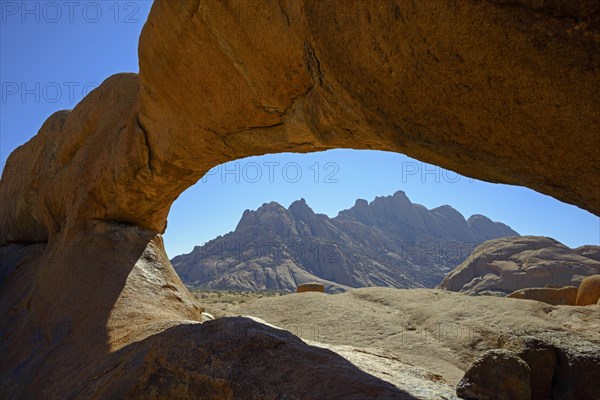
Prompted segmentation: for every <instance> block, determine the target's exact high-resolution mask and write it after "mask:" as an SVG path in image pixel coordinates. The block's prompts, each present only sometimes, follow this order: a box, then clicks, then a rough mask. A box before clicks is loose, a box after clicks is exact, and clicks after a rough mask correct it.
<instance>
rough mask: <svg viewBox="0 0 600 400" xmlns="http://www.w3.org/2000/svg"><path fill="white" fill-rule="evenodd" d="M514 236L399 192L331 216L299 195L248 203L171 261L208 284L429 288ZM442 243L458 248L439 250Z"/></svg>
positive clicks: (187, 276) (283, 287)
mask: <svg viewBox="0 0 600 400" xmlns="http://www.w3.org/2000/svg"><path fill="white" fill-rule="evenodd" d="M515 235H518V234H517V233H516V232H514V231H513V230H512V229H510V228H509V227H507V226H506V225H504V224H501V223H496V222H493V221H491V220H490V219H489V218H487V217H484V216H481V215H474V216H471V217H470V218H469V221H467V220H465V218H464V217H463V216H462V214H461V213H460V212H458V211H457V210H455V209H454V208H452V207H450V206H448V205H444V206H440V207H437V208H434V209H432V210H428V209H427V208H425V207H424V206H422V205H420V204H414V203H412V202H411V201H410V200H409V198H408V196H407V195H406V193H404V192H403V191H397V192H396V193H394V194H393V195H391V196H380V197H376V198H375V199H374V200H373V201H371V202H368V201H367V200H364V199H357V200H356V201H355V203H354V206H353V207H351V208H349V209H347V210H343V211H340V213H339V214H338V216H337V217H335V218H329V217H328V216H327V215H324V214H316V213H315V212H314V211H313V210H312V208H311V207H310V206H309V205H308V204H307V202H306V200H305V199H304V198H302V199H299V200H296V201H294V202H292V203H291V204H290V206H289V207H288V208H285V207H283V206H282V205H281V204H279V203H277V202H275V201H272V202H268V203H264V204H263V205H262V206H260V207H259V208H258V209H256V210H246V211H244V213H243V215H242V218H241V220H240V222H239V223H238V226H237V227H236V229H235V231H233V232H230V233H229V234H227V235H225V236H223V237H220V238H216V239H214V240H211V241H209V242H208V243H207V244H206V245H204V246H202V247H195V248H194V250H193V251H192V252H191V253H189V254H184V255H181V256H177V257H175V258H174V259H173V260H172V261H173V266H174V267H175V269H176V270H177V272H178V273H179V274H180V276H181V277H182V278H183V279H184V281H186V282H188V283H195V284H198V285H201V286H205V287H208V288H213V289H245V290H246V289H247V290H253V289H257V288H259V289H277V290H294V289H295V287H296V286H297V285H298V284H301V283H305V282H308V281H317V282H321V283H323V284H324V285H326V287H327V288H328V290H330V291H331V290H333V291H335V290H345V289H346V288H348V287H363V286H391V287H404V288H409V287H423V286H425V287H433V286H435V285H437V284H438V283H439V282H440V281H441V280H442V279H443V277H444V275H445V274H446V273H447V272H449V271H450V270H451V269H452V268H454V267H455V266H457V265H458V264H460V263H461V262H462V261H463V260H464V259H465V258H466V257H467V256H468V255H469V254H470V252H471V250H472V249H473V247H474V245H477V244H479V243H482V242H483V241H484V240H487V239H489V238H497V237H503V236H515ZM445 243H452V244H453V246H454V247H456V245H458V247H460V249H459V251H458V253H456V254H453V255H450V256H449V255H448V254H445V253H442V252H440V251H439V249H440V248H443V245H444V244H445ZM463 245H464V246H463ZM454 247H453V248H454Z"/></svg>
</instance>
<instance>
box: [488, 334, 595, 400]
mask: <svg viewBox="0 0 600 400" xmlns="http://www.w3.org/2000/svg"><path fill="white" fill-rule="evenodd" d="M498 343H499V345H500V346H501V347H502V348H505V349H510V350H511V351H513V352H515V353H516V354H517V355H518V356H519V357H520V358H522V359H523V360H525V362H527V364H528V365H529V367H530V370H531V375H530V379H531V398H532V399H533V400H542V399H573V400H574V399H579V400H595V399H597V398H598V393H600V346H599V345H598V343H597V342H596V343H593V342H589V341H587V340H585V339H581V338H577V337H575V336H573V335H569V334H568V333H565V332H558V331H546V332H541V333H537V334H534V335H522V336H520V335H515V334H514V333H508V334H505V335H503V336H501V337H500V338H499V341H498Z"/></svg>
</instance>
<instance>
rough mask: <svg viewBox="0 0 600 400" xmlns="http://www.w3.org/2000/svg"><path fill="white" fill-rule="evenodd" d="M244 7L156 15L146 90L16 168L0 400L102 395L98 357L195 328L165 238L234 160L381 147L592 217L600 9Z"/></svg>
mask: <svg viewBox="0 0 600 400" xmlns="http://www.w3.org/2000/svg"><path fill="white" fill-rule="evenodd" d="M235 4H238V5H237V6H236V5H235ZM244 4H247V3H244V2H239V3H227V2H224V3H219V2H199V1H191V0H190V1H183V2H171V1H166V0H157V1H156V2H155V3H154V5H153V8H152V11H151V13H150V16H149V19H148V21H147V23H146V25H145V27H144V30H143V33H142V36H141V38H140V46H139V57H140V75H139V77H138V76H137V75H134V74H119V75H115V76H113V77H111V78H109V79H107V80H106V81H105V82H104V83H103V84H102V85H101V86H100V87H99V88H97V89H96V90H94V91H93V92H92V93H90V94H89V95H88V96H87V97H86V98H85V99H84V100H83V101H82V102H81V103H80V104H78V105H77V107H75V109H74V110H72V111H70V112H68V111H60V112H57V113H55V114H53V115H52V116H51V117H50V118H49V119H48V120H47V121H46V122H45V124H44V125H43V126H42V128H41V129H40V131H39V132H38V134H37V135H36V136H35V137H34V138H32V139H31V140H30V141H29V142H28V143H26V144H25V145H23V146H21V147H20V148H18V149H17V150H15V151H14V152H13V153H12V154H11V156H10V157H9V159H8V162H7V166H6V167H5V169H4V171H3V176H2V181H1V182H0V202H1V204H2V205H3V207H2V208H1V209H0V244H1V245H2V246H4V247H3V249H2V255H3V257H2V261H1V263H2V264H1V266H0V270H1V271H2V273H1V274H0V276H2V277H3V280H2V282H0V284H1V285H2V288H1V289H2V297H1V302H0V315H1V316H2V319H3V323H4V329H5V330H4V331H3V340H2V343H1V344H0V350H1V351H2V354H3V357H2V360H1V361H0V367H1V368H0V370H1V371H2V372H1V374H2V375H1V377H0V379H1V380H2V388H3V389H2V390H3V393H2V396H3V397H9V398H22V397H27V395H28V393H35V394H38V393H43V394H45V395H46V394H47V397H56V396H58V397H63V396H61V394H63V393H72V396H73V397H86V398H89V397H87V393H86V396H84V394H83V392H69V390H70V389H69V388H70V387H72V386H73V385H75V386H77V385H81V384H83V382H85V381H86V379H88V378H90V377H91V378H96V379H99V378H98V375H95V374H96V372H98V371H96V370H95V368H97V367H98V364H97V363H96V361H95V360H97V359H98V356H100V355H107V354H112V353H113V352H115V351H119V349H122V348H124V347H126V346H130V345H133V344H134V343H140V342H139V341H141V340H142V341H143V340H146V339H145V338H148V337H149V335H153V334H161V333H160V332H163V333H162V335H168V334H167V333H166V332H169V331H168V330H165V329H168V328H169V327H174V326H175V327H176V326H177V325H178V324H180V323H181V322H182V321H185V320H195V319H200V314H201V310H200V309H198V307H197V306H196V305H195V304H194V303H193V301H192V300H191V298H190V295H189V293H188V292H187V290H186V289H185V287H183V285H182V284H181V282H180V281H179V279H178V277H177V276H176V275H175V274H174V272H173V270H172V267H171V265H170V263H169V261H168V258H167V257H166V255H165V253H164V249H163V247H162V244H161V239H160V233H162V232H164V230H165V229H166V220H167V215H168V212H169V208H170V206H171V204H172V202H173V201H174V200H175V199H176V198H177V196H179V194H180V193H181V192H182V191H183V190H185V189H186V188H187V187H189V186H191V185H192V184H193V183H194V182H196V181H197V180H198V179H199V178H200V177H201V176H202V175H203V174H204V173H205V172H206V171H207V170H208V169H209V168H211V167H212V166H215V165H217V164H219V163H222V162H225V161H229V160H233V159H236V158H241V157H246V156H250V155H257V154H264V153H272V152H282V151H296V152H308V151H316V150H325V149H330V148H337V147H344V148H356V149H381V150H390V151H397V152H403V153H406V154H408V155H410V156H413V157H416V158H417V159H419V160H422V161H426V162H430V163H434V164H437V165H440V166H442V167H445V168H449V169H451V170H454V171H457V172H460V173H462V174H465V175H468V176H472V177H476V178H480V179H484V180H488V181H492V182H506V183H513V184H519V185H524V186H528V187H530V188H533V189H535V190H538V191H540V192H543V193H546V194H549V195H552V196H554V197H556V198H558V199H560V200H562V201H566V202H569V203H572V204H576V205H579V206H580V207H582V208H585V209H587V210H589V211H591V212H593V213H595V214H598V213H600V183H599V180H598V179H597V177H598V174H599V173H600V166H598V164H597V160H598V159H599V158H600V157H599V155H600V153H599V152H600V146H597V145H596V144H597V142H598V134H599V128H598V127H599V126H600V111H599V110H600V92H598V90H597V88H598V87H600V74H599V73H598V70H599V67H600V51H599V50H600V38H599V31H598V25H599V24H598V21H599V17H598V16H599V6H598V4H597V3H596V2H594V1H591V0H590V1H584V0H582V1H575V2H570V1H566V0H564V1H563V0H559V1H552V2H550V1H548V2H546V1H542V2H530V1H527V0H523V1H517V2H510V3H507V2H504V1H500V0H496V1H477V2H476V1H462V2H458V3H448V4H439V3H437V2H411V3H409V2H400V1H397V2H394V1H386V2H374V3H365V2H362V1H356V2H353V3H352V4H349V3H347V2H329V1H324V2H323V1H304V2H302V1H293V2H292V1H290V2H287V1H278V2H264V3H262V2H256V3H254V2H253V3H252V5H253V10H252V12H251V13H249V12H244V10H241V9H239V10H238V9H236V8H235V7H242V6H243V5H244ZM357 33H359V34H357ZM9 245H10V246H9ZM69 327H73V328H72V330H71V328H69ZM4 332H6V335H5V334H4ZM32 332H33V333H32ZM71 332H72V334H71ZM84 337H88V338H89V337H92V338H94V340H92V341H90V340H87V341H86V340H84V339H82V338H84ZM165 340H166V342H164V343H161V344H160V345H165V343H169V340H168V339H165ZM151 343H154V342H151ZM186 343H187V342H186ZM157 346H158V344H157ZM131 349H133V350H132V351H137V350H135V349H138V347H137V345H134V347H131ZM157 349H158V348H157ZM139 351H141V350H139ZM50 354H52V355H53V357H56V358H54V360H55V361H54V365H52V366H46V367H44V368H49V369H47V370H43V369H42V366H43V365H46V363H47V360H48V359H49V358H48V357H49V355H50ZM132 357H133V359H135V358H136V357H140V359H141V357H142V353H138V355H136V356H132ZM136 366H140V367H139V368H142V370H144V371H145V369H144V368H145V367H143V366H141V364H135V363H134V364H131V368H134V367H136ZM109 370H110V367H108V370H107V371H109ZM140 371H141V370H140ZM106 373H108V374H110V372H106ZM140 373H141V372H140ZM99 376H102V373H101V374H100V375H99ZM136 379H137V378H136ZM139 382H143V379H142V378H141V377H140V378H139ZM213 383H214V385H213ZM111 384H112V385H115V389H114V390H115V391H117V392H114V393H121V392H118V389H116V387H117V386H119V385H122V384H124V382H123V381H120V380H118V379H116V380H115V381H114V382H112V383H111ZM182 385H185V383H182ZM209 386H210V387H214V388H215V390H217V389H216V388H217V387H218V384H217V383H215V382H211V383H210V384H209ZM79 387H81V386H79ZM223 387H224V386H223ZM48 388H51V389H48ZM46 390H51V391H50V392H46ZM223 390H226V389H223ZM109 392H110V391H109ZM109 392H106V391H104V392H97V393H109ZM111 393H112V392H111ZM215 393H216V392H215ZM218 393H219V395H220V394H221V392H218ZM223 393H224V392H223ZM234 393H235V392H234ZM95 396H96V397H98V396H101V394H96V395H95ZM91 397H94V396H91Z"/></svg>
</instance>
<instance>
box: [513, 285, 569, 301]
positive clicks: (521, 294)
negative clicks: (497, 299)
mask: <svg viewBox="0 0 600 400" xmlns="http://www.w3.org/2000/svg"><path fill="white" fill-rule="evenodd" d="M578 291H579V288H577V287H575V286H565V287H562V288H552V287H544V288H527V289H520V290H517V291H514V292H512V293H511V294H509V295H508V296H506V297H508V298H511V299H525V300H537V301H541V302H543V303H547V304H552V305H553V306H559V305H569V306H574V305H575V304H576V302H577V292H578Z"/></svg>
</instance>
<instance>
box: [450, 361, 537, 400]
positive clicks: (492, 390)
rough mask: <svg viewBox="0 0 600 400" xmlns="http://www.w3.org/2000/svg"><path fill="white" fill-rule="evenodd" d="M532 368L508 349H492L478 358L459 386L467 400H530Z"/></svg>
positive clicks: (460, 395)
mask: <svg viewBox="0 0 600 400" xmlns="http://www.w3.org/2000/svg"><path fill="white" fill-rule="evenodd" d="M529 379H530V369H529V366H528V365H527V363H526V362H525V361H523V360H522V359H521V358H519V357H518V356H517V355H516V354H514V353H513V352H510V351H507V350H490V351H488V352H486V353H484V354H483V355H482V356H481V357H479V358H477V359H476V360H475V361H474V362H473V364H471V366H470V367H469V368H468V369H467V370H466V371H465V376H464V377H463V378H462V379H461V381H460V382H459V383H458V385H457V386H456V394H457V395H458V396H459V397H461V398H463V399H467V400H530V399H531V386H530V384H529Z"/></svg>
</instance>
